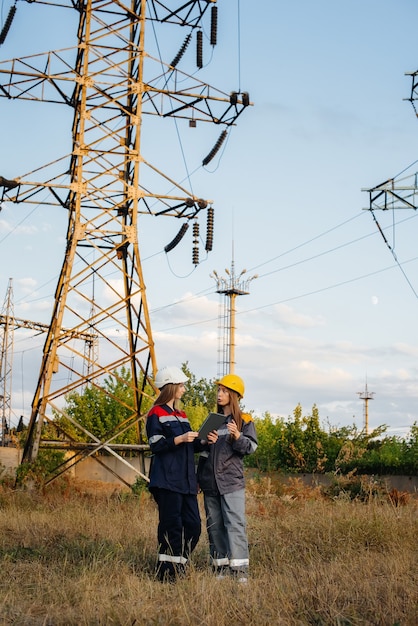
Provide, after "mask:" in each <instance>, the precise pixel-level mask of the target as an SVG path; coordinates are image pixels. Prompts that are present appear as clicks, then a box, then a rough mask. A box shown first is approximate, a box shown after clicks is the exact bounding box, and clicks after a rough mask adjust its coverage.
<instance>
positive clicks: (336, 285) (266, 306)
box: [157, 256, 418, 333]
mask: <svg viewBox="0 0 418 626" xmlns="http://www.w3.org/2000/svg"><path fill="white" fill-rule="evenodd" d="M414 261H418V256H417V257H414V258H412V259H408V260H407V261H405V262H404V263H405V264H406V263H412V262H414ZM395 267H396V265H389V266H387V267H384V268H381V269H380V270H375V271H374V272H369V273H368V274H362V275H361V276H356V277H355V278H349V279H348V280H344V281H341V282H339V283H334V284H332V285H328V286H326V287H321V288H319V289H315V290H314V291H309V292H306V293H303V294H300V295H298V296H291V297H290V298H285V299H283V300H278V301H277V302H270V303H269V304H262V305H260V306H258V307H254V308H252V309H245V310H242V311H236V315H244V314H246V313H253V312H254V311H260V310H262V309H267V308H269V307H271V306H277V305H279V304H286V303H287V302H293V301H294V300H300V299H301V298H306V297H308V296H312V295H315V294H318V293H323V292H324V291H329V290H331V289H336V288H337V287H342V286H343V285H348V284H350V283H354V282H357V281H358V280H363V279H365V278H369V277H370V276H376V275H377V274H381V273H382V272H386V271H388V270H391V269H394V268H395ZM217 319H218V318H217V317H216V318H215V317H212V318H210V319H206V320H200V321H199V322H192V323H189V322H188V323H187V324H181V325H179V326H173V327H171V328H165V329H163V330H158V331H157V332H159V333H163V332H169V331H172V330H176V329H178V328H185V327H188V326H197V325H199V324H208V323H209V322H213V321H216V320H217Z"/></svg>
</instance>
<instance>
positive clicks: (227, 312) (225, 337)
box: [211, 255, 257, 377]
mask: <svg viewBox="0 0 418 626" xmlns="http://www.w3.org/2000/svg"><path fill="white" fill-rule="evenodd" d="M225 272H226V274H227V277H226V278H224V277H223V276H219V275H218V273H217V272H216V271H215V270H213V273H212V274H211V278H213V279H214V280H215V281H216V291H217V292H218V293H219V294H221V295H223V296H224V297H223V299H222V300H221V304H220V307H219V323H218V330H219V337H218V339H219V344H218V377H221V376H224V375H225V374H233V373H234V371H235V330H236V326H235V315H236V298H237V296H245V295H248V294H249V293H250V292H249V284H250V282H251V281H252V280H254V278H257V274H256V275H254V276H251V277H250V278H247V277H244V274H246V272H247V270H245V269H244V270H242V271H241V273H240V274H239V275H238V276H236V274H235V264H234V258H233V255H232V262H231V269H230V270H228V269H226V268H225Z"/></svg>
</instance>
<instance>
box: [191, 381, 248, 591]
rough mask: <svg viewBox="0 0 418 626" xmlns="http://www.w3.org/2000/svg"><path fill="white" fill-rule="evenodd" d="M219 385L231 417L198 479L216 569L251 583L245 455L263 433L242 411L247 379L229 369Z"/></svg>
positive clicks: (214, 436) (212, 438)
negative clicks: (259, 433) (260, 433)
mask: <svg viewBox="0 0 418 626" xmlns="http://www.w3.org/2000/svg"><path fill="white" fill-rule="evenodd" d="M217 385H218V397H217V399H218V409H217V410H218V413H223V414H224V415H225V422H224V424H223V425H222V426H221V427H220V428H219V429H218V431H217V432H215V433H209V435H208V442H209V443H212V444H213V445H211V446H210V448H208V450H207V451H204V452H202V454H201V455H200V459H199V465H198V482H199V486H200V488H201V489H202V491H203V494H204V501H205V511H206V528H207V532H208V536H209V544H210V555H211V559H212V565H213V568H214V571H215V573H216V575H217V577H218V578H223V577H224V576H225V574H232V575H233V576H234V577H236V579H237V580H238V581H239V582H243V583H245V582H247V580H248V567H249V553H248V540H247V531H246V517H245V480H244V465H243V458H244V456H246V455H247V454H251V453H252V452H255V450H256V449H257V434H256V431H255V427H254V422H253V419H252V417H251V415H249V414H247V413H242V412H241V409H240V406H239V401H240V399H241V398H243V396H244V382H243V380H242V378H240V377H239V376H236V375H235V374H227V375H226V376H224V377H223V378H221V380H219V381H217Z"/></svg>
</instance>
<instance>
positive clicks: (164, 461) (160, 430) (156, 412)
mask: <svg viewBox="0 0 418 626" xmlns="http://www.w3.org/2000/svg"><path fill="white" fill-rule="evenodd" d="M146 429H147V436H148V442H149V445H150V448H151V452H152V459H151V470H150V484H149V489H150V491H152V490H153V489H156V488H159V489H169V490H170V491H176V492H178V493H183V494H196V493H197V480H196V471H195V458H194V455H195V452H201V451H202V450H206V449H207V447H208V446H207V444H202V443H201V441H200V440H199V439H195V441H194V442H193V443H180V444H179V445H177V446H176V445H175V443H174V438H175V437H177V436H178V435H182V434H183V433H186V432H188V431H190V430H191V427H190V424H189V420H188V419H187V415H186V414H185V413H184V411H177V410H175V409H172V408H171V407H169V406H168V405H166V404H163V405H161V406H154V407H152V408H151V409H150V412H149V413H148V417H147V423H146Z"/></svg>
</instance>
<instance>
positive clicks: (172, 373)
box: [154, 367, 188, 389]
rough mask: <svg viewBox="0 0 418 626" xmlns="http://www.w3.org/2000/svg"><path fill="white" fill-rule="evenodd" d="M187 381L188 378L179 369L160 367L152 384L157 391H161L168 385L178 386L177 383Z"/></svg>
mask: <svg viewBox="0 0 418 626" xmlns="http://www.w3.org/2000/svg"><path fill="white" fill-rule="evenodd" d="M187 380H188V377H187V376H186V374H185V373H184V372H182V371H181V369H180V368H179V367H162V368H161V369H160V370H158V372H157V374H156V376H155V380H154V382H155V386H156V387H157V389H161V387H164V385H167V384H168V383H172V384H174V385H178V384H179V383H185V382H186V381H187Z"/></svg>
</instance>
